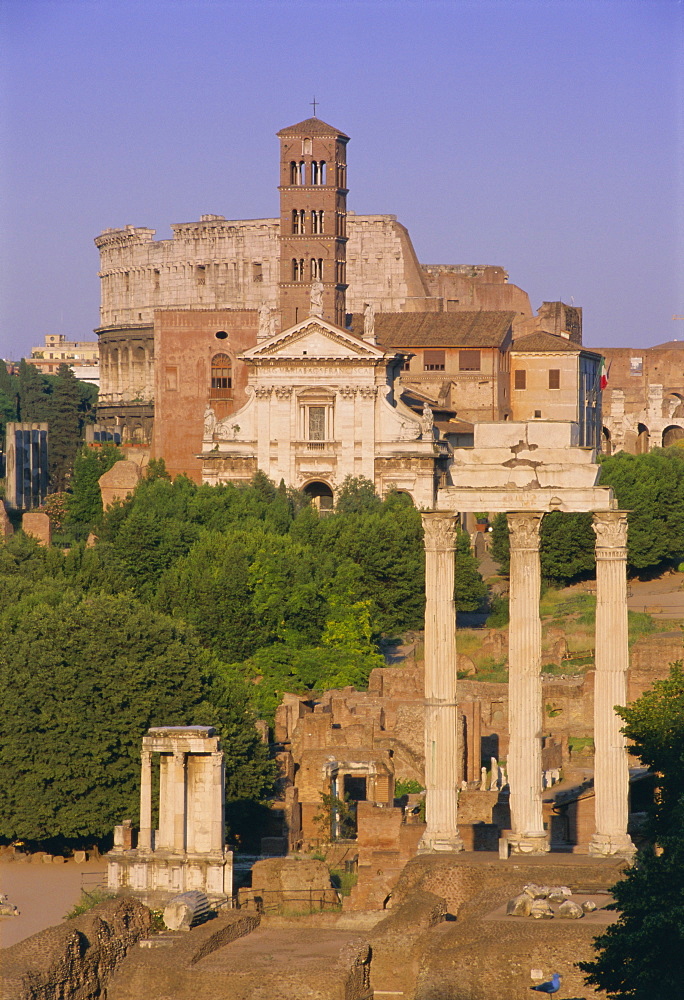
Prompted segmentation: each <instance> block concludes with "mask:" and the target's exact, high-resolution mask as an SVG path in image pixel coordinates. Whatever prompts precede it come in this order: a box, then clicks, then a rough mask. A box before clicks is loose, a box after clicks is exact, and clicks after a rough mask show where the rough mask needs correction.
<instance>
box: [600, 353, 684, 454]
mask: <svg viewBox="0 0 684 1000" xmlns="http://www.w3.org/2000/svg"><path fill="white" fill-rule="evenodd" d="M601 353H602V354H604V355H605V358H606V368H607V370H608V385H607V387H606V389H605V391H604V393H603V396H604V403H603V451H604V452H606V453H607V454H609V455H610V454H611V453H614V452H616V451H627V452H630V453H631V454H637V455H639V454H643V453H644V452H647V451H650V450H651V448H666V447H668V445H671V444H674V443H675V442H676V441H678V440H680V439H681V438H682V437H684V366H683V364H682V362H683V361H684V341H679V340H672V341H669V342H668V343H666V344H659V345H658V346H656V347H650V348H645V349H641V348H628V347H607V348H601Z"/></svg>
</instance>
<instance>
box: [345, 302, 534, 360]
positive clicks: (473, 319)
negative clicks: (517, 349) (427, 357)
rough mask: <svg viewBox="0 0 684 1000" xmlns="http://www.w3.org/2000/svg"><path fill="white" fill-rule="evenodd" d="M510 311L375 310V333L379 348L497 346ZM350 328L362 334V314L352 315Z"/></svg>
mask: <svg viewBox="0 0 684 1000" xmlns="http://www.w3.org/2000/svg"><path fill="white" fill-rule="evenodd" d="M515 315H516V314H515V313H514V312H495V311H493V310H484V309H482V310H480V311H479V312H447V313H425V312H416V313H376V314H375V336H376V339H377V341H378V344H379V346H380V347H385V348H388V347H389V348H395V349H397V350H401V348H402V347H407V348H409V347H500V346H501V344H502V343H503V342H504V340H505V339H506V334H507V333H508V331H509V330H510V328H511V324H512V322H513V319H514V317H515ZM351 329H352V330H353V331H358V332H359V335H361V334H362V333H363V315H362V313H355V314H354V315H353V316H352V326H351Z"/></svg>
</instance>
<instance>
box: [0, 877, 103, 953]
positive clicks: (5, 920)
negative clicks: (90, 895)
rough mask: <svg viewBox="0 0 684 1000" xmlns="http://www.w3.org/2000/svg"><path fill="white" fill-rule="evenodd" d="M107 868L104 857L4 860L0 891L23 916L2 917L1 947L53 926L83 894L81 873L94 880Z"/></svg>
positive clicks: (0, 924) (89, 880) (0, 923)
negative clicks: (82, 860) (41, 861)
mask: <svg viewBox="0 0 684 1000" xmlns="http://www.w3.org/2000/svg"><path fill="white" fill-rule="evenodd" d="M100 872H101V873H102V874H103V875H104V873H105V872H106V865H105V864H104V863H103V862H102V861H89V862H88V863H87V864H83V865H77V864H75V863H74V862H73V861H67V862H65V864H63V865H54V864H50V865H48V864H33V863H31V864H26V863H25V862H16V861H11V862H7V863H2V864H0V893H4V894H5V895H6V896H7V898H8V901H9V902H10V903H14V905H15V906H18V907H19V910H20V911H21V915H20V916H19V917H0V948H8V947H9V946H10V945H11V944H16V943H17V941H23V939H24V938H27V937H30V936H31V935H32V934H36V933H37V932H38V931H42V930H44V929H45V928H46V927H52V925H53V924H58V923H60V922H61V921H62V919H63V917H64V914H65V913H67V911H68V910H70V909H71V907H72V906H73V905H74V904H75V903H77V902H78V900H79V899H80V896H81V877H82V876H83V875H86V876H87V881H88V882H91V881H92V880H94V878H96V875H97V873H100Z"/></svg>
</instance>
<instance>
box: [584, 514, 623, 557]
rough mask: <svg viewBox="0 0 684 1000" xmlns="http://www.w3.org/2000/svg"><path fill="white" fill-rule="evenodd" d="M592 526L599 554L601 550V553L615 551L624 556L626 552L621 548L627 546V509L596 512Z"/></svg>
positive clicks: (605, 553)
mask: <svg viewBox="0 0 684 1000" xmlns="http://www.w3.org/2000/svg"><path fill="white" fill-rule="evenodd" d="M592 528H593V529H594V534H595V535H596V553H597V555H598V554H599V552H601V555H608V554H609V553H611V552H614V553H615V555H620V556H624V552H621V551H620V550H624V549H626V548H627V511H626V510H606V511H601V512H600V513H596V514H594V519H593V523H592ZM601 550H603V551H601Z"/></svg>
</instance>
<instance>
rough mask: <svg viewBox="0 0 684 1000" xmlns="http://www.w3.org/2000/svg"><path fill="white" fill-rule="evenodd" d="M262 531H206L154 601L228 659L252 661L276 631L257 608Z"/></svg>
mask: <svg viewBox="0 0 684 1000" xmlns="http://www.w3.org/2000/svg"><path fill="white" fill-rule="evenodd" d="M263 537H264V532H263V531H259V532H257V531H251V532H249V531H247V532H245V531H237V530H235V529H233V530H232V531H229V532H225V533H224V532H218V531H204V532H203V534H202V535H201V536H200V538H199V539H198V541H197V542H196V543H195V544H194V545H193V546H192V548H191V549H190V551H189V552H188V554H187V555H185V556H182V557H181V558H180V559H177V560H176V561H175V562H174V563H173V564H172V565H171V566H170V567H169V568H168V570H166V572H165V573H164V574H163V576H162V578H161V580H160V582H159V587H158V590H157V596H156V599H155V603H156V605H157V607H158V608H159V609H160V610H162V611H165V612H167V613H169V614H173V615H176V616H179V617H181V618H183V619H184V620H185V621H186V622H189V623H190V624H191V625H192V626H193V627H194V629H195V631H196V633H197V635H198V636H199V638H200V640H201V641H202V643H203V645H205V646H207V647H208V648H209V649H213V650H214V651H215V652H216V653H217V654H218V655H219V656H220V657H221V659H223V660H226V661H227V662H233V661H239V660H244V659H247V658H248V657H249V656H251V655H252V654H253V653H254V652H255V651H256V650H257V649H258V648H259V647H260V646H263V645H265V644H266V643H268V642H269V641H270V640H271V638H272V635H271V632H270V630H269V628H268V627H267V626H266V625H265V623H264V622H263V620H262V619H261V618H260V617H259V616H258V615H257V613H256V612H255V610H254V608H253V606H252V595H253V579H252V576H251V574H250V565H251V562H252V560H253V558H254V556H255V553H256V550H257V548H258V546H259V543H260V542H261V541H262V540H263Z"/></svg>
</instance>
